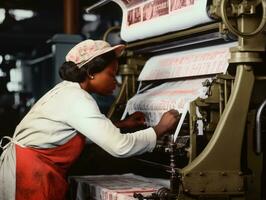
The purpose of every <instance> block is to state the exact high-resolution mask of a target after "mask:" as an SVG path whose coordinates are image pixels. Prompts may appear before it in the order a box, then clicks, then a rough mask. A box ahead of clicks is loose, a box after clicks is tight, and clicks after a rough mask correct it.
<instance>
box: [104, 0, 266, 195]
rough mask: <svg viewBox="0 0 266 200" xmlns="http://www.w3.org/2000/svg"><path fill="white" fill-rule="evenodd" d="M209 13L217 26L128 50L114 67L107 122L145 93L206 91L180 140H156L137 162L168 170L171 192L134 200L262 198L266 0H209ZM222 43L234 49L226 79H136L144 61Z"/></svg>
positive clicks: (144, 41)
mask: <svg viewBox="0 0 266 200" xmlns="http://www.w3.org/2000/svg"><path fill="white" fill-rule="evenodd" d="M208 14H209V15H210V16H211V17H212V18H213V19H215V20H214V21H212V22H210V23H207V24H206V23H205V24H202V25H197V26H194V27H191V28H186V29H183V30H178V31H174V32H173V31H172V32H169V33H165V34H162V35H157V36H153V37H148V38H144V39H140V40H136V41H132V42H128V43H127V44H126V51H125V53H124V56H123V57H122V58H121V60H122V61H123V62H122V64H121V65H120V68H119V74H120V75H121V76H122V84H121V87H120V92H119V94H118V96H117V98H116V100H115V102H114V103H113V105H112V107H111V108H110V110H109V112H108V117H110V118H111V119H114V120H115V119H119V118H121V116H122V115H123V113H124V112H125V111H124V110H125V109H127V108H126V107H127V104H128V102H130V99H131V98H134V96H135V95H138V94H140V95H141V92H140V91H142V92H143V91H144V92H143V93H145V89H146V88H148V89H152V88H156V87H158V86H160V85H162V84H165V83H168V82H171V83H175V82H180V81H190V80H195V79H198V78H203V79H204V78H205V79H206V81H204V82H203V83H202V86H204V87H205V88H206V89H207V90H205V97H204V98H202V97H200V96H196V97H197V98H194V99H191V101H189V103H188V108H187V114H184V112H183V113H182V115H184V117H183V119H182V124H180V127H179V128H180V130H179V132H178V134H177V135H176V133H173V134H170V135H169V136H166V137H164V138H163V139H161V140H159V141H158V143H157V145H156V148H155V150H154V152H153V159H151V160H149V159H145V158H146V157H145V156H144V157H138V158H136V160H138V161H139V162H142V163H146V164H147V165H148V166H149V167H150V169H152V168H156V169H159V170H157V171H159V172H160V171H161V172H162V173H165V172H166V173H167V174H168V175H169V179H170V187H169V188H162V189H159V190H158V192H157V193H156V194H152V195H149V196H145V195H142V194H138V193H136V194H135V197H136V198H138V199H140V200H142V199H176V200H181V199H185V200H194V199H213V200H216V199H230V200H244V199H245V200H259V199H265V198H266V195H265V192H264V191H263V190H264V189H265V188H266V180H265V179H266V176H265V157H264V158H263V149H264V150H265V146H266V145H265V123H266V120H265V114H264V113H263V112H264V110H265V108H264V107H265V105H266V93H265V88H266V70H265V44H266V37H265V22H266V1H265V0H258V1H257V0H212V1H208ZM224 44H225V45H226V44H235V45H233V46H230V45H229V47H228V49H229V50H230V51H229V59H228V60H226V62H227V63H228V66H227V68H226V71H225V73H211V74H196V75H195V74H194V75H192V76H189V75H187V76H184V77H170V78H169V77H167V78H158V79H157V78H156V76H154V77H153V78H151V79H150V80H148V79H143V80H142V81H138V80H139V75H140V72H141V71H142V70H143V69H144V68H145V64H146V62H147V60H149V59H150V58H152V57H154V56H155V57H156V56H161V55H166V54H171V53H175V52H180V51H188V52H190V51H193V50H195V49H201V48H208V47H210V46H216V45H217V46H219V45H224ZM209 67H211V66H209ZM160 75H161V74H159V77H160ZM208 78H209V79H208ZM210 80H211V81H210ZM167 87H168V86H166V88H167ZM160 92H161V91H160ZM160 92H159V93H157V94H161V93H160ZM155 101H156V100H155ZM161 106H162V104H161ZM136 110H138V109H137V108H136ZM141 111H142V110H141ZM124 114H125V113H124ZM129 114H130V113H129ZM181 118H182V117H181ZM199 121H200V122H201V125H199V123H198V122H199ZM199 126H201V128H199ZM156 155H158V156H156ZM162 155H163V156H165V157H166V158H165V157H164V158H162V157H160V156H162ZM166 159H168V161H167V162H166V163H162V160H166ZM145 170H147V169H145ZM148 170H149V169H148Z"/></svg>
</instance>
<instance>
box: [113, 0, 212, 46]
mask: <svg viewBox="0 0 266 200" xmlns="http://www.w3.org/2000/svg"><path fill="white" fill-rule="evenodd" d="M113 1H114V2H116V3H117V4H118V5H120V7H121V8H122V11H123V19H122V27H121V38H122V39H123V40H125V41H126V42H132V41H135V40H139V39H144V38H148V37H152V36H157V35H162V34H165V33H168V32H172V31H177V30H182V29H186V28H190V27H193V26H195V25H198V24H203V23H207V22H210V21H212V19H211V18H210V17H209V16H208V15H207V0H113ZM191 13H193V15H192V14H191Z"/></svg>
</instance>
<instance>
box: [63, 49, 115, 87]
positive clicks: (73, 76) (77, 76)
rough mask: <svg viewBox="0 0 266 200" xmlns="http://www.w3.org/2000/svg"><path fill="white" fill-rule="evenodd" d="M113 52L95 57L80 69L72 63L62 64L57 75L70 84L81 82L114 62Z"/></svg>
mask: <svg viewBox="0 0 266 200" xmlns="http://www.w3.org/2000/svg"><path fill="white" fill-rule="evenodd" d="M116 59H117V57H116V54H115V52H114V51H109V52H107V53H104V54H102V55H100V56H97V57H95V58H94V59H92V60H91V61H90V62H88V63H86V64H85V65H83V66H82V67H81V68H78V66H77V65H76V64H75V63H74V62H72V61H68V62H64V63H63V64H62V66H61V67H60V69H59V75H60V77H61V78H62V79H63V80H67V81H72V82H82V81H84V80H85V79H86V77H87V76H88V75H89V74H91V75H92V74H95V73H99V72H101V71H103V70H104V69H105V68H106V67H107V66H108V65H109V64H110V63H111V62H113V61H114V60H116Z"/></svg>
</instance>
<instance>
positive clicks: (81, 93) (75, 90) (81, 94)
mask: <svg viewBox="0 0 266 200" xmlns="http://www.w3.org/2000/svg"><path fill="white" fill-rule="evenodd" d="M61 87H62V88H63V89H62V93H63V96H65V98H69V99H72V98H74V99H75V100H82V99H83V100H92V101H94V99H93V97H92V96H91V95H90V94H89V93H88V92H87V91H85V90H83V89H82V88H81V87H80V85H79V83H75V82H70V81H63V82H62V86H61Z"/></svg>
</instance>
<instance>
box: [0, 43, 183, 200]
mask: <svg viewBox="0 0 266 200" xmlns="http://www.w3.org/2000/svg"><path fill="white" fill-rule="evenodd" d="M123 49H124V45H117V46H114V47H111V46H110V45H109V44H108V43H107V42H105V41H100V40H98V41H93V40H85V41H83V42H81V43H79V44H77V45H76V46H74V47H73V48H72V49H71V50H70V51H69V53H68V54H67V56H66V62H65V63H64V64H63V65H62V67H61V68H60V72H59V73H60V76H61V77H62V79H64V80H65V81H63V82H61V83H59V84H58V85H56V86H55V87H54V88H53V89H51V90H50V91H49V92H47V93H46V94H45V95H44V96H43V97H42V98H41V99H40V100H39V101H38V102H37V103H36V104H35V105H34V106H33V107H32V109H31V110H30V111H29V113H28V114H27V115H26V116H25V117H24V119H23V120H22V121H21V122H20V124H19V125H18V126H17V127H16V130H15V133H14V136H13V138H9V139H10V142H9V143H8V144H7V145H6V146H4V147H3V149H4V152H3V153H2V155H1V162H0V199H1V200H12V199H15V198H16V199H17V200H21V199H27V200H29V199H34V200H36V199H38V200H42V199H47V200H48V199H49V200H54V199H64V198H65V193H66V190H67V182H66V180H65V177H66V173H67V170H68V169H69V167H70V165H71V164H72V163H73V162H74V161H75V160H76V159H77V158H78V157H79V155H80V153H81V151H82V149H83V147H84V144H85V138H86V137H87V138H88V139H89V140H91V141H92V142H94V143H96V144H98V145H99V146H100V147H101V148H103V149H104V150H105V151H107V152H108V153H110V154H111V155H113V156H116V157H128V156H132V155H138V154H142V153H144V152H147V151H152V150H153V148H154V146H155V143H156V138H159V137H161V136H162V135H164V134H166V133H167V132H168V131H169V130H171V129H173V128H174V127H175V126H176V124H177V120H178V117H179V116H178V113H177V111H174V110H171V111H168V112H167V113H165V114H164V115H163V116H162V119H161V120H160V122H159V123H158V125H156V126H155V127H153V128H147V129H145V130H141V131H137V132H134V133H132V134H121V133H120V129H119V128H122V127H132V128H133V127H137V126H139V125H143V124H144V117H143V115H142V114H141V113H135V114H133V115H132V116H130V117H129V118H127V119H126V120H124V121H120V122H119V123H116V126H117V127H116V126H115V125H114V124H113V123H112V122H111V121H110V120H109V119H107V118H106V117H105V116H104V115H103V114H101V113H100V111H99V108H98V106H97V104H96V102H95V100H94V99H93V98H92V96H91V95H90V93H98V94H101V95H109V94H111V93H112V91H113V90H114V89H115V85H116V81H115V75H116V72H117V68H118V63H117V57H118V56H119V55H120V54H121V52H122V51H123Z"/></svg>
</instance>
